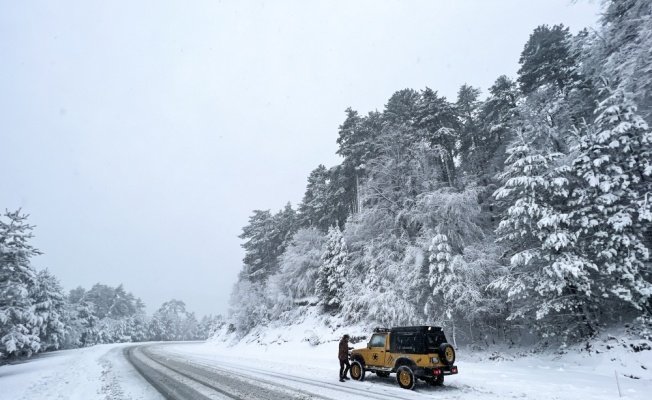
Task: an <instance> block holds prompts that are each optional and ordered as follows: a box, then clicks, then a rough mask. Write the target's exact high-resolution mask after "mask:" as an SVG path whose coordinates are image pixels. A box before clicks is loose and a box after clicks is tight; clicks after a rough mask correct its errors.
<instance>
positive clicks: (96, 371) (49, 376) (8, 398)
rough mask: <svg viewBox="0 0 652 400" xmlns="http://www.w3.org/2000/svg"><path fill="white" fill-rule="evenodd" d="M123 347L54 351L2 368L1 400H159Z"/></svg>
mask: <svg viewBox="0 0 652 400" xmlns="http://www.w3.org/2000/svg"><path fill="white" fill-rule="evenodd" d="M126 345H130V344H106V345H98V346H93V347H89V348H84V349H76V350H63V351H56V352H52V353H45V354H40V355H37V356H35V357H32V358H30V359H27V360H25V361H24V362H21V363H18V364H13V365H5V366H2V367H0V399H2V400H40V399H43V400H46V399H47V400H51V399H57V400H58V399H61V400H92V399H102V400H108V399H111V400H113V399H133V400H135V399H152V400H159V399H161V400H162V399H163V397H162V396H160V395H159V394H158V392H157V391H156V390H154V389H153V388H152V387H151V386H150V385H149V384H148V383H147V382H146V381H145V380H144V379H143V378H141V376H140V375H139V374H138V373H137V372H136V371H135V370H134V369H133V368H132V367H131V365H130V364H129V363H128V362H127V360H126V359H125V358H124V357H123V355H122V349H123V348H124V347H125V346H126Z"/></svg>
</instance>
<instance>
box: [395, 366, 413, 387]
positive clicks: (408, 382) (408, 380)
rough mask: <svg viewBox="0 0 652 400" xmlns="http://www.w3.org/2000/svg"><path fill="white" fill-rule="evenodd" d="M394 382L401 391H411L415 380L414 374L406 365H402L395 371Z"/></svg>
mask: <svg viewBox="0 0 652 400" xmlns="http://www.w3.org/2000/svg"><path fill="white" fill-rule="evenodd" d="M396 380H397V381H398V385H399V386H400V387H402V388H403V389H408V390H411V389H413V388H414V383H415V379H414V372H412V368H410V367H408V366H407V365H403V366H401V367H399V368H398V369H397V370H396Z"/></svg>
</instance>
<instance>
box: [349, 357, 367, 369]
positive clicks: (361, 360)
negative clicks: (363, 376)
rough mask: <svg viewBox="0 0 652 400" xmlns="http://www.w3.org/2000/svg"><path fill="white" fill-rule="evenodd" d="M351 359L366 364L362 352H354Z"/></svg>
mask: <svg viewBox="0 0 652 400" xmlns="http://www.w3.org/2000/svg"><path fill="white" fill-rule="evenodd" d="M351 361H357V362H359V363H360V364H362V366H363V367H364V366H365V362H364V357H362V356H361V355H360V354H354V355H353V356H351Z"/></svg>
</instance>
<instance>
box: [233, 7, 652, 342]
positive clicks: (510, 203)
mask: <svg viewBox="0 0 652 400" xmlns="http://www.w3.org/2000/svg"><path fill="white" fill-rule="evenodd" d="M603 7H604V14H603V17H602V26H601V28H600V29H599V30H598V31H597V32H589V31H587V30H583V31H580V32H579V33H578V34H576V35H573V34H572V33H571V32H570V30H569V29H568V28H567V27H564V26H562V25H555V26H552V27H550V26H546V25H544V26H540V27H538V28H536V29H535V30H534V32H533V33H532V35H531V36H530V38H529V40H528V41H527V43H526V44H525V46H524V49H523V52H522V54H521V57H520V59H519V60H518V62H519V64H520V69H519V72H518V76H517V77H515V79H510V78H509V77H507V76H501V77H498V79H497V80H496V82H495V83H494V85H492V86H491V87H490V88H489V89H488V95H487V96H486V97H485V98H484V99H483V98H482V94H481V92H480V90H479V89H478V88H474V87H472V86H470V85H466V84H465V85H462V87H461V88H460V90H459V92H458V94H457V99H456V100H455V101H449V100H448V99H446V98H445V97H443V96H441V95H439V94H438V93H437V91H436V90H433V89H430V88H425V89H423V90H420V91H417V90H413V89H404V90H400V91H398V92H396V93H395V94H394V95H392V96H391V98H390V99H389V100H388V101H387V104H386V105H385V109H384V110H383V111H382V112H371V113H369V114H368V115H367V116H362V115H360V114H359V113H358V112H357V111H355V110H352V109H351V108H349V109H347V110H346V112H345V113H346V115H345V120H344V122H343V123H342V125H341V126H340V127H339V136H338V137H337V143H338V144H339V150H338V154H339V155H340V156H342V158H343V159H342V163H341V164H340V165H337V166H334V167H332V168H330V169H329V168H326V167H324V166H323V165H320V166H318V167H317V168H316V169H315V170H314V171H313V172H312V173H311V174H310V176H309V177H308V186H307V189H306V194H305V196H304V199H303V202H302V203H301V204H299V206H298V207H297V212H296V213H293V212H292V211H291V209H288V208H287V207H286V209H285V210H283V211H281V212H279V213H278V214H276V215H272V214H271V213H270V212H269V211H255V212H254V214H253V216H252V217H251V219H250V223H249V225H247V226H246V227H245V228H244V229H243V234H242V236H241V238H242V239H244V240H245V243H244V245H243V246H244V248H245V250H246V256H245V259H244V267H243V270H242V273H241V274H240V277H239V281H238V283H237V284H236V285H235V288H234V291H233V295H232V302H231V306H232V314H231V320H232V323H233V324H234V326H235V327H236V329H238V330H239V331H240V332H241V333H242V334H244V333H246V332H247V331H248V330H249V329H251V328H252V327H254V326H256V325H259V324H265V323H267V322H268V321H270V320H275V319H288V320H292V316H293V315H294V316H295V317H296V316H299V315H300V314H299V313H300V311H299V310H300V309H301V308H300V307H301V306H305V305H318V306H319V307H321V308H322V311H323V312H324V313H325V314H327V315H330V316H336V317H340V318H342V319H343V320H345V321H346V322H347V323H355V322H366V323H370V324H386V325H400V324H426V323H427V324H443V325H445V326H447V327H449V328H452V329H453V330H454V331H452V334H453V335H455V337H456V338H457V339H464V340H468V341H473V342H483V341H489V340H506V341H518V340H519V339H520V338H522V337H523V335H529V334H530V333H534V334H537V335H539V336H540V337H546V338H551V337H557V338H558V340H559V342H560V343H568V342H572V341H578V340H581V339H583V338H587V337H590V336H592V335H595V334H596V333H598V332H599V331H600V330H602V329H604V328H605V327H609V326H613V325H615V324H618V323H620V321H623V320H628V321H637V322H636V323H637V324H638V325H637V326H639V327H640V328H641V330H640V332H642V333H643V334H645V335H651V334H652V333H651V329H650V323H651V318H652V269H651V262H650V254H649V253H650V248H651V246H652V225H651V221H652V187H651V186H652V183H651V182H652V153H651V150H650V149H651V147H652V133H651V130H650V128H649V124H650V121H651V117H652V114H651V113H652V100H651V98H650V93H652V51H650V49H652V1H650V0H610V1H609V0H607V1H604V2H603ZM515 61H516V60H515ZM319 254H321V257H319ZM295 285H296V286H295ZM547 340H550V339H547Z"/></svg>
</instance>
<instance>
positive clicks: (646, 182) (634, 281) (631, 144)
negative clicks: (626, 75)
mask: <svg viewBox="0 0 652 400" xmlns="http://www.w3.org/2000/svg"><path fill="white" fill-rule="evenodd" d="M597 112H598V117H597V118H596V121H595V123H594V124H593V125H591V126H589V125H587V126H585V127H584V131H583V132H582V133H583V135H582V136H581V143H580V151H581V153H580V155H579V156H578V157H577V158H576V159H575V161H574V163H573V171H574V173H575V174H576V175H577V176H578V177H580V178H581V182H580V184H581V186H580V187H578V188H577V189H576V190H575V191H574V192H573V202H572V205H573V207H574V208H575V211H574V212H573V214H572V216H573V223H574V224H575V225H576V226H577V229H578V230H579V233H580V235H581V240H580V242H579V251H581V253H582V254H587V255H592V259H593V262H594V263H595V268H597V270H598V271H599V278H597V279H595V280H594V281H593V282H592V283H593V284H592V291H593V293H594V295H595V296H602V297H603V298H605V301H608V298H609V297H611V296H614V297H615V298H617V299H619V300H622V301H623V302H626V303H629V304H630V305H631V306H633V307H634V308H636V309H638V310H640V312H641V314H643V315H644V316H647V317H650V316H652V309H651V308H650V299H651V298H652V275H651V271H650V269H649V256H650V249H649V248H648V247H647V246H646V244H645V239H644V237H643V235H644V233H645V232H646V231H649V229H650V227H651V226H652V225H651V222H652V132H651V131H650V128H649V127H648V124H647V123H646V122H645V121H644V120H643V119H642V118H641V117H640V116H639V115H638V114H637V113H636V106H635V105H634V104H633V103H632V102H631V101H630V100H629V99H628V98H627V96H626V95H625V94H623V93H622V92H621V91H620V90H616V91H615V92H614V93H613V94H612V95H611V96H609V97H608V98H607V99H606V100H604V101H603V102H602V103H601V104H600V106H599V108H598V110H597Z"/></svg>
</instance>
